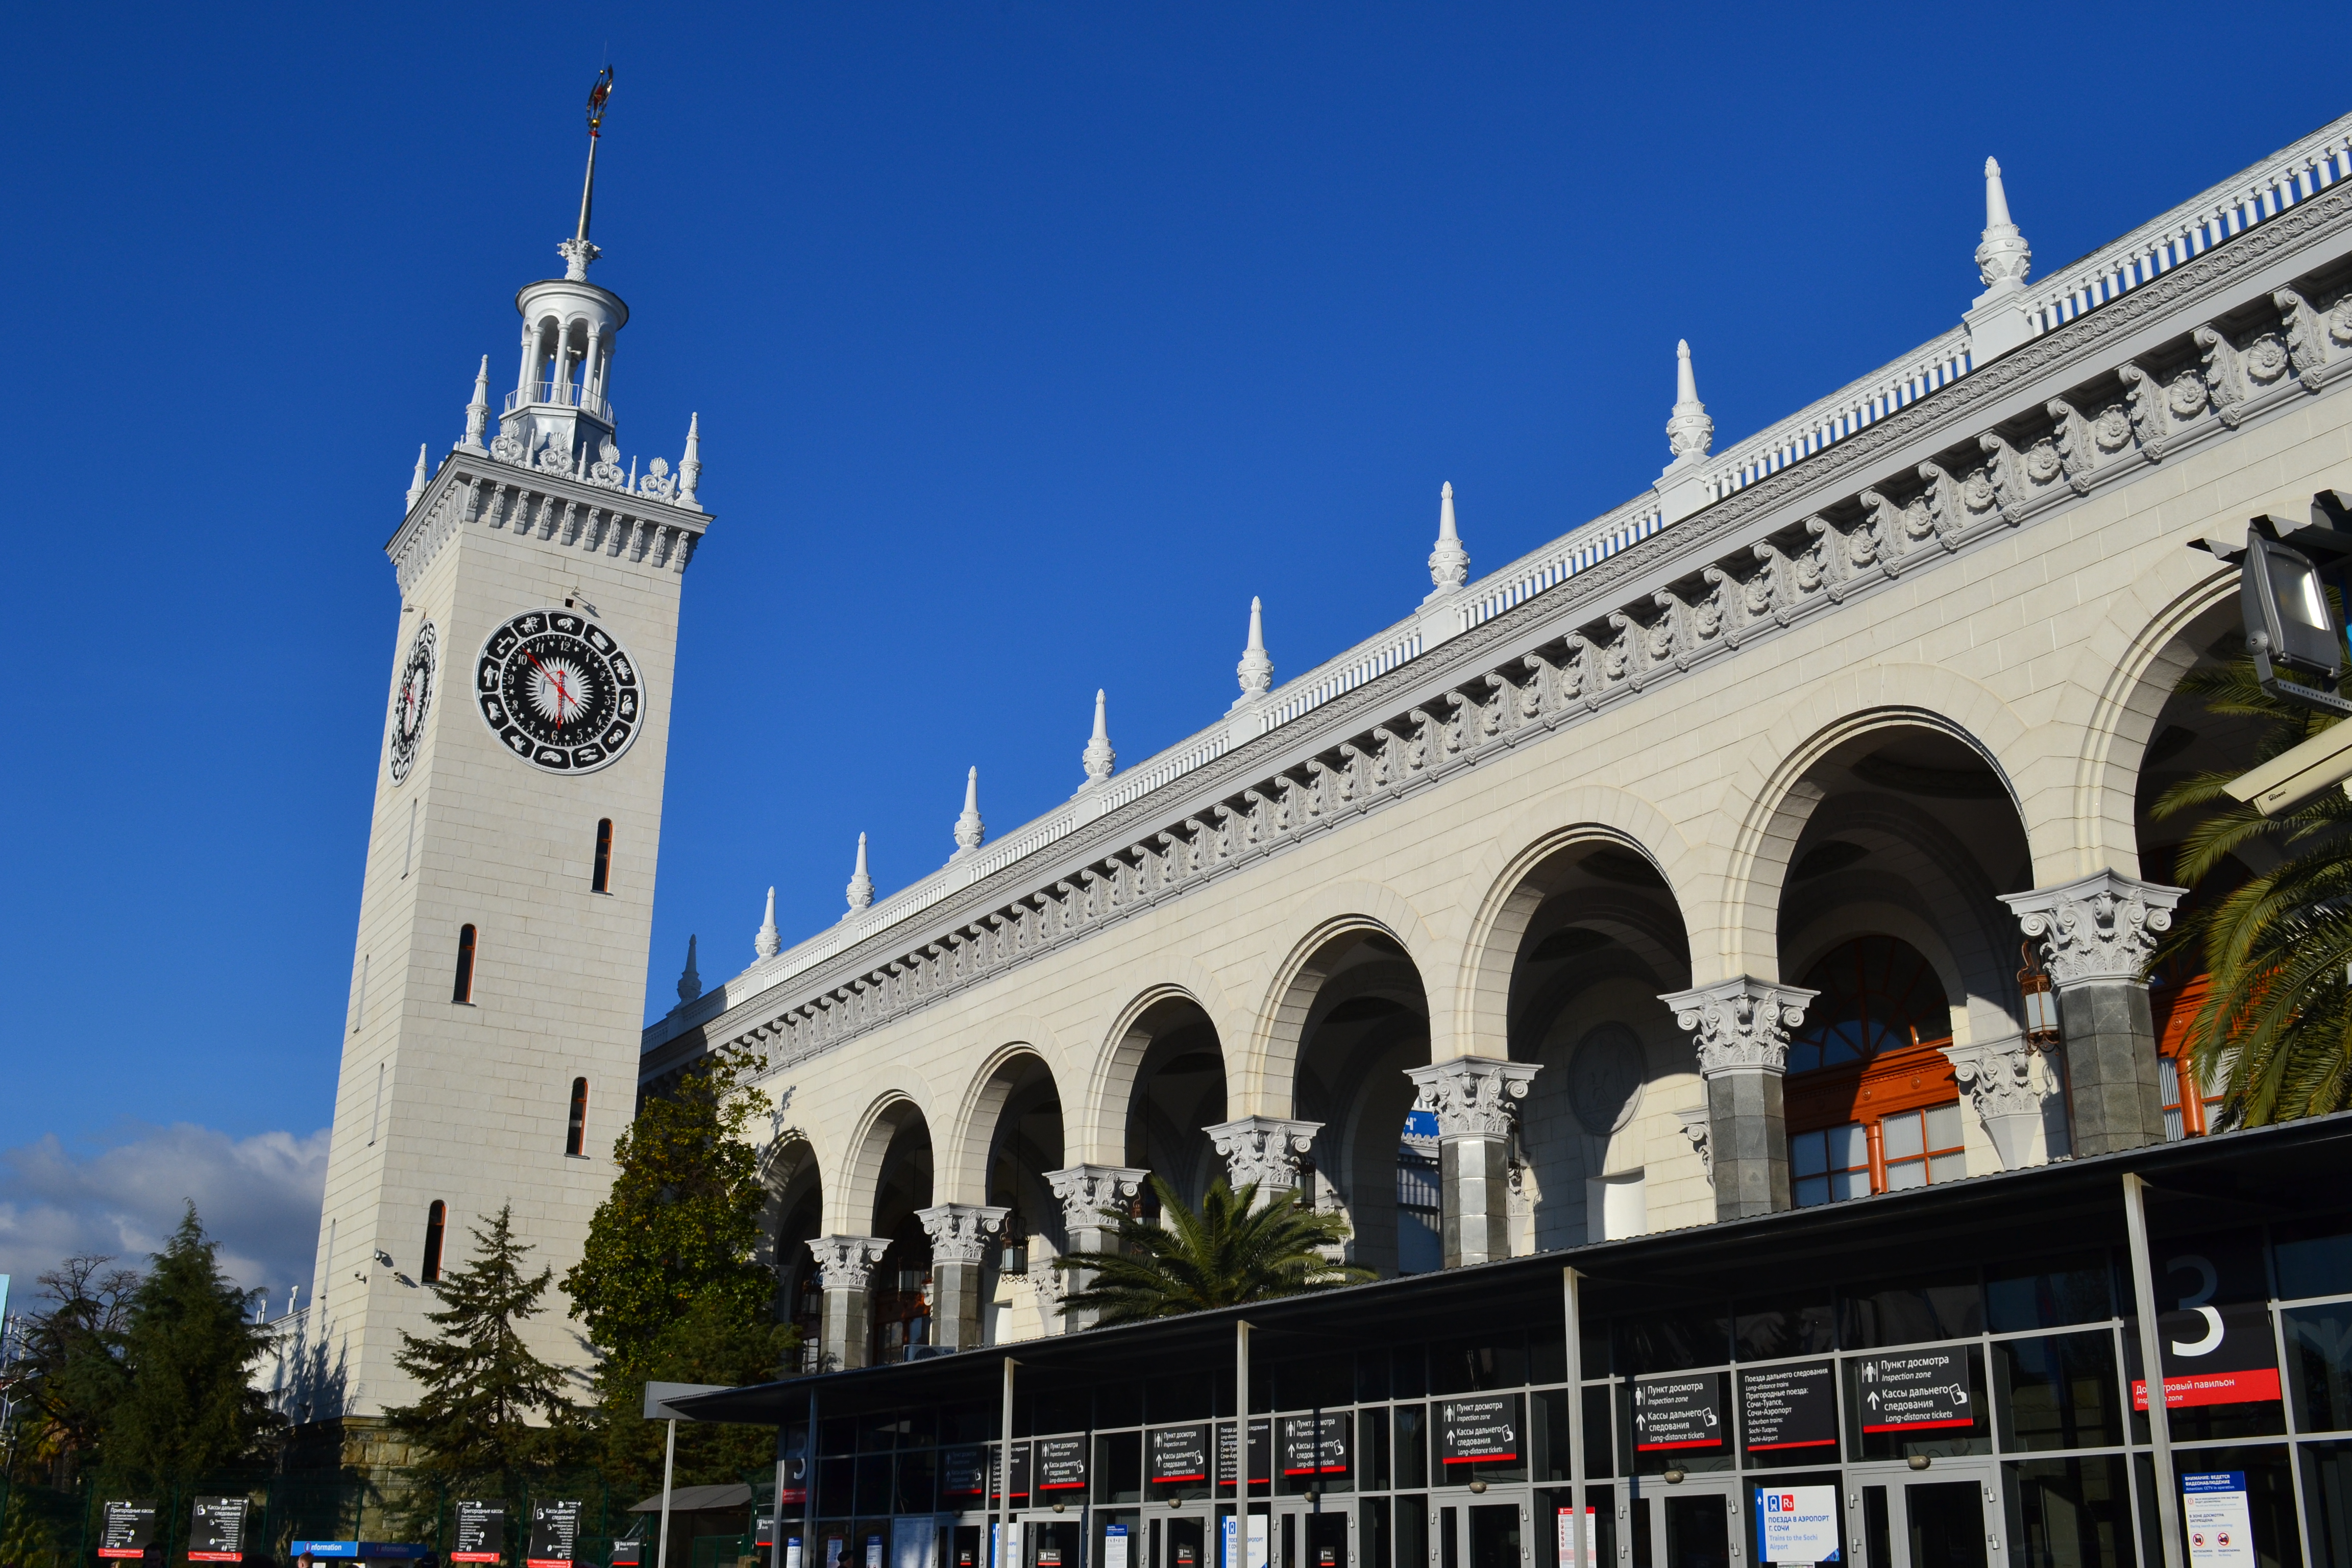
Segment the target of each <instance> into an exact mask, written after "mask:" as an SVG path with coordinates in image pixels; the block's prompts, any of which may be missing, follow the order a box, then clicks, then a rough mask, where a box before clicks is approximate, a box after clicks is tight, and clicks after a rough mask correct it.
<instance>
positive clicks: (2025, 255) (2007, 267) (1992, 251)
mask: <svg viewBox="0 0 2352 1568" xmlns="http://www.w3.org/2000/svg"><path fill="white" fill-rule="evenodd" d="M2032 270H2033V249H2032V247H2031V246H2029V245H2027V244H2026V243H2025V236H2024V235H2023V234H2021V233H2020V232H2019V231H2018V227H2017V225H2016V224H2015V223H2014V222H2012V221H2011V218H2010V216H2009V192H2008V191H2007V190H2006V189H2005V188H2004V187H2003V186H2002V185H2001V183H2000V161H1999V160H1998V159H1993V158H1987V159H1986V160H1985V226H1984V242H1983V243H1982V244H1981V245H1979V246H1978V247H1977V276H1978V277H1979V278H1980V279H1983V280H1984V286H1985V288H1986V289H1995V290H1999V291H2000V292H2001V293H2004V294H2006V293H2009V292H2011V291H2012V290H2014V289H2022V288H2023V287H2024V286H2025V276H2026V274H2027V273H2029V272H2031V271H2032Z"/></svg>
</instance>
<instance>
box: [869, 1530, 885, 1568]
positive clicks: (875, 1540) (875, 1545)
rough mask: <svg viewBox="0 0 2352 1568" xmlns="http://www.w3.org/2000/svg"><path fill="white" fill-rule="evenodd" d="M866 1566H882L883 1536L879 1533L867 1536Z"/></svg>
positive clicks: (876, 1567)
mask: <svg viewBox="0 0 2352 1568" xmlns="http://www.w3.org/2000/svg"><path fill="white" fill-rule="evenodd" d="M866 1568H882V1538H881V1537H880V1536H878V1535H869V1536H867V1537H866Z"/></svg>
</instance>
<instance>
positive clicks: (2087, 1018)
mask: <svg viewBox="0 0 2352 1568" xmlns="http://www.w3.org/2000/svg"><path fill="white" fill-rule="evenodd" d="M2058 1027H2059V1030H2060V1032H2061V1033H2062V1034H2063V1036H2064V1037H2065V1041H2066V1079H2067V1084H2068V1090H2069V1098H2070V1099H2071V1100H2073V1102H2074V1150H2075V1152H2077V1153H2082V1154H2105V1153H2107V1152H2111V1151H2114V1150H2117V1149H2137V1148H2138V1147H2140V1146H2141V1145H2142V1144H2145V1143H2157V1142H2162V1141H2163V1139H2164V1095H2163V1092H2162V1089H2161V1087H2160V1085H2159V1083H2158V1078H2157V1058H2156V1015H2155V1012H2154V1010H2153V1009H2152V1008H2151V1007H2150V1006H2149V1005H2148V1000H2147V985H2145V984H2141V983H2140V982H2138V981H2135V980H2122V981H2102V982H2092V983H2085V984H2076V985H2068V986H2063V987H2061V988H2060V990H2059V992H2058ZM2190 1092H2194V1090H2193V1089H2192V1090H2191V1091H2190Z"/></svg>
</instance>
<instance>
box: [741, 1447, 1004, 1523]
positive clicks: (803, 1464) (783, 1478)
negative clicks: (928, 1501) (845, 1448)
mask: <svg viewBox="0 0 2352 1568" xmlns="http://www.w3.org/2000/svg"><path fill="white" fill-rule="evenodd" d="M972 1490H974V1491H978V1490H979V1488H978V1487H974V1488H972ZM807 1502H808V1456H807V1455H806V1454H802V1453H792V1454H786V1455H785V1456H784V1457H783V1458H781V1459H778V1460H777V1461H776V1506H777V1507H778V1508H780V1509H782V1510H785V1511H787V1512H789V1511H790V1510H791V1509H792V1506H793V1504H794V1503H800V1504H803V1506H805V1505H806V1504H807Z"/></svg>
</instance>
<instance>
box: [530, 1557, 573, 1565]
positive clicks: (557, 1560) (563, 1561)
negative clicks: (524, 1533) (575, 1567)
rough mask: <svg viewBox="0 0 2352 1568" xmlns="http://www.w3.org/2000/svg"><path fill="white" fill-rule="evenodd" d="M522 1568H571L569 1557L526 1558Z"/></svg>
mask: <svg viewBox="0 0 2352 1568" xmlns="http://www.w3.org/2000/svg"><path fill="white" fill-rule="evenodd" d="M523 1563H524V1568H572V1559H571V1558H569V1557H526V1558H524V1559H523Z"/></svg>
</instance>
